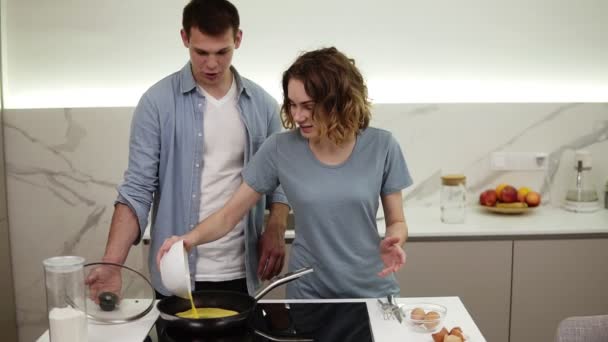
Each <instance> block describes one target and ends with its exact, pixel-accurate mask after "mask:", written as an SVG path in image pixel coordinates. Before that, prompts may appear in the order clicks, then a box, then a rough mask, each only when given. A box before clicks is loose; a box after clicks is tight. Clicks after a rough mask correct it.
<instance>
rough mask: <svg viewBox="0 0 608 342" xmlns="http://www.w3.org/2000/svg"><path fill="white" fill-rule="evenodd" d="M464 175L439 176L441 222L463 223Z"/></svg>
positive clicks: (465, 202) (464, 203) (464, 207)
mask: <svg viewBox="0 0 608 342" xmlns="http://www.w3.org/2000/svg"><path fill="white" fill-rule="evenodd" d="M465 183H466V177H465V176H464V175H461V174H452V175H444V176H441V193H440V202H441V203H440V206H441V222H443V223H464V219H465V211H466V205H467V190H466V186H465Z"/></svg>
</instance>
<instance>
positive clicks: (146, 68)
mask: <svg viewBox="0 0 608 342" xmlns="http://www.w3.org/2000/svg"><path fill="white" fill-rule="evenodd" d="M2 1H3V3H2V5H3V10H2V15H3V16H4V17H5V20H4V21H3V23H4V25H5V26H6V27H5V29H4V30H2V32H3V33H4V37H3V39H2V44H3V49H2V51H3V64H4V72H3V79H4V87H5V93H4V96H5V107H6V108H39V107H80V106H89V107H99V106H132V105H134V104H135V103H136V101H137V99H138V98H139V96H140V95H141V93H142V92H143V91H144V90H145V89H146V88H147V87H148V86H150V85H151V84H152V83H153V82H155V81H156V80H158V79H160V78H161V77H163V76H165V75H167V74H168V73H170V72H172V71H174V70H176V69H178V68H179V67H180V66H182V65H183V63H184V62H185V61H186V59H187V54H186V50H185V49H184V48H183V47H182V46H181V42H180V38H179V35H178V33H179V28H180V23H181V10H182V8H183V5H184V4H185V3H186V1H185V0H180V1H175V0H172V1H166V0H103V1H98V0H95V1H94V0H78V1H75V0H53V1H48V0H2ZM234 3H235V4H236V5H237V7H238V8H239V10H240V12H241V17H242V28H243V30H244V34H245V35H244V43H243V45H242V47H241V49H240V51H239V52H238V54H237V57H236V60H235V64H236V65H237V67H238V68H239V70H240V71H241V72H242V73H243V74H245V75H247V76H249V77H250V78H252V79H254V80H256V81H258V82H259V83H261V84H262V85H263V86H265V87H266V88H267V89H268V90H269V91H271V92H272V93H273V95H274V96H276V97H277V98H278V97H280V96H281V93H280V88H279V77H280V74H281V72H282V70H283V69H284V68H285V67H286V66H288V65H289V63H290V62H291V61H293V59H294V58H295V57H296V55H297V54H298V52H299V51H301V50H304V49H312V48H317V47H320V46H328V45H336V46H337V47H338V48H340V49H342V50H344V51H345V52H347V53H348V54H349V55H351V56H352V57H354V58H355V59H356V60H357V63H358V65H359V66H360V67H361V68H362V69H363V72H364V74H365V76H366V77H367V79H368V82H369V85H370V93H371V96H372V98H373V99H374V100H375V101H376V102H397V103H404V102H405V103H407V102H429V103H437V102H605V101H606V100H607V98H608V95H607V94H608V44H606V42H607V41H608V20H606V18H607V17H608V1H604V0H577V1H572V0H535V1H526V0H511V1H506V0H505V1H497V0H495V1H489V0H461V1H453V0H436V1H413V0H402V1H397V0H395V1H391V0H375V1H353V0H351V1H346V0H330V1H328V0H309V1H297V2H296V1H285V0H262V1H252V0H235V1H234Z"/></svg>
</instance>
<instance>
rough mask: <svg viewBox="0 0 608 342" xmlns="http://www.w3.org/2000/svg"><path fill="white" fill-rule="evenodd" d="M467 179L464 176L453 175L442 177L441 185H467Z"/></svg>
mask: <svg viewBox="0 0 608 342" xmlns="http://www.w3.org/2000/svg"><path fill="white" fill-rule="evenodd" d="M466 180H467V177H465V175H463V174H451V175H443V176H441V184H443V185H460V184H465V183H466Z"/></svg>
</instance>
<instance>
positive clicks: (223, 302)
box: [156, 267, 313, 334]
mask: <svg viewBox="0 0 608 342" xmlns="http://www.w3.org/2000/svg"><path fill="white" fill-rule="evenodd" d="M312 271H313V269H312V268H310V267H305V268H302V269H299V270H297V271H294V272H289V273H286V274H284V275H282V276H279V277H277V278H276V279H275V280H273V281H272V282H271V283H270V284H268V286H266V287H264V288H262V289H261V290H260V291H258V293H256V295H255V296H254V297H251V296H249V295H247V294H245V293H240V292H235V291H207V290H204V291H195V292H192V299H193V300H194V305H195V306H196V307H213V308H222V309H226V310H234V311H236V312H238V314H237V315H234V316H229V317H222V318H199V319H195V318H182V317H177V316H176V314H177V313H178V312H183V311H187V310H190V309H191V308H192V307H191V305H190V301H188V300H186V299H183V298H180V297H177V296H171V297H167V298H163V299H161V300H160V301H159V302H158V304H157V305H156V307H157V308H158V311H159V312H160V317H161V319H163V320H165V321H166V323H167V327H175V328H176V329H182V330H184V331H188V332H191V333H193V334H196V333H216V332H222V331H227V330H229V329H233V328H237V327H242V326H244V325H246V324H247V319H248V318H249V315H250V314H251V313H252V312H253V309H254V307H255V304H256V303H257V301H258V300H259V299H260V298H262V297H264V296H265V295H266V294H267V293H268V292H270V290H272V289H274V288H275V287H277V286H279V285H282V284H285V283H287V282H290V281H292V280H294V279H297V278H299V277H301V276H303V275H304V274H307V273H310V272H312Z"/></svg>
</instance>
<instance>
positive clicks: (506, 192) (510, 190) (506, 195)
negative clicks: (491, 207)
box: [498, 185, 517, 203]
mask: <svg viewBox="0 0 608 342" xmlns="http://www.w3.org/2000/svg"><path fill="white" fill-rule="evenodd" d="M498 199H499V200H500V201H501V202H504V203H513V202H517V189H515V188H514V187H513V186H511V185H507V186H505V187H504V188H502V190H501V191H500V194H498Z"/></svg>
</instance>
